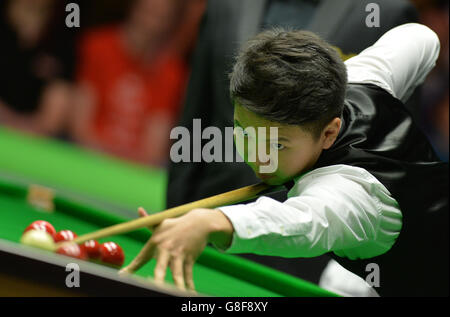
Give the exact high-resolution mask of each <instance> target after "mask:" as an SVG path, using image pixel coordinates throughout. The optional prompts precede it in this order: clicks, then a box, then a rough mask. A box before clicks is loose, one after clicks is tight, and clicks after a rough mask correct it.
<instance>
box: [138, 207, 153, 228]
mask: <svg viewBox="0 0 450 317" xmlns="http://www.w3.org/2000/svg"><path fill="white" fill-rule="evenodd" d="M138 214H139V217H141V218H143V217H147V216H148V213H147V211H145V209H144V208H142V207H139V208H138ZM148 229H149V230H150V231H152V232H153V231H155V226H148Z"/></svg>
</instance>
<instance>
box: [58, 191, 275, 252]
mask: <svg viewBox="0 0 450 317" xmlns="http://www.w3.org/2000/svg"><path fill="white" fill-rule="evenodd" d="M269 187H271V186H270V185H268V184H265V183H258V184H254V185H250V186H246V187H242V188H239V189H235V190H232V191H229V192H226V193H222V194H219V195H215V196H211V197H208V198H204V199H200V200H197V201H194V202H191V203H188V204H184V205H181V206H177V207H174V208H170V209H167V210H165V211H162V212H159V213H156V214H153V215H149V216H146V217H143V218H138V219H134V220H130V221H127V222H123V223H120V224H117V225H113V226H110V227H107V228H103V229H100V230H98V231H94V232H92V233H88V234H85V235H82V236H79V237H77V238H75V239H74V240H73V242H75V243H78V244H80V243H83V242H86V241H88V240H96V239H101V238H105V237H109V236H113V235H118V234H123V233H127V232H130V231H133V230H137V229H140V228H145V227H149V226H154V225H157V224H159V223H161V222H162V221H163V220H164V219H167V218H174V217H178V216H181V215H183V214H185V213H187V212H189V211H191V210H193V209H196V208H216V207H220V206H225V205H231V204H235V203H239V202H242V201H245V200H249V199H252V198H256V197H257V196H258V194H260V193H261V192H263V191H265V190H267V189H268V188H269ZM62 243H64V242H60V243H58V244H57V247H59V245H60V244H62Z"/></svg>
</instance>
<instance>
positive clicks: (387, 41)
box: [345, 23, 440, 102]
mask: <svg viewBox="0 0 450 317" xmlns="http://www.w3.org/2000/svg"><path fill="white" fill-rule="evenodd" d="M439 50H440V43H439V38H438V37H437V35H436V33H434V32H433V31H432V30H431V29H430V28H428V27H426V26H424V25H421V24H417V23H407V24H403V25H401V26H398V27H395V28H393V29H391V30H390V31H388V32H386V33H385V34H384V35H383V36H382V37H381V38H380V39H379V40H378V41H377V42H376V43H375V44H374V45H372V46H370V47H369V48H367V49H365V50H364V51H362V52H361V53H360V54H359V55H357V56H355V57H352V58H350V59H348V60H347V61H346V62H345V65H346V66H347V72H348V82H349V83H371V84H375V85H377V86H379V87H381V88H383V89H385V90H387V91H388V92H389V93H391V94H392V95H393V96H394V97H396V98H397V99H400V100H401V101H402V102H406V101H407V100H408V98H409V97H410V96H411V94H412V93H413V92H414V89H415V88H416V87H417V86H419V85H420V84H422V83H423V81H424V80H425V78H426V76H427V75H428V73H429V72H430V71H431V69H432V68H433V67H434V65H435V64H436V60H437V58H438V56H439Z"/></svg>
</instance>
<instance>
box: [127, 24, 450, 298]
mask: <svg viewBox="0 0 450 317" xmlns="http://www.w3.org/2000/svg"><path fill="white" fill-rule="evenodd" d="M439 48H440V44H439V40H438V38H437V36H436V34H435V33H434V32H433V31H431V30H430V29H429V28H427V27H425V26H423V25H419V24H413V23H410V24H405V25H402V26H399V27H396V28H394V29H392V30H391V31H389V32H387V33H386V34H385V35H383V36H382V37H381V38H380V39H379V40H378V41H377V42H376V43H375V44H374V45H373V46H371V47H369V48H367V49H366V50H364V51H363V52H361V53H360V54H359V55H357V56H355V57H353V58H351V59H349V60H347V61H346V62H345V63H343V62H342V61H341V59H340V58H339V56H338V54H337V53H336V52H335V51H334V50H333V49H332V48H331V46H329V44H327V43H326V42H324V41H323V40H321V39H320V38H319V37H317V36H316V35H314V34H312V33H309V32H304V31H285V30H281V29H275V30H269V31H265V32H262V33H260V34H259V35H257V36H256V37H255V38H253V39H252V40H250V41H249V42H248V43H247V45H245V47H244V48H243V49H242V50H241V52H240V53H239V55H238V56H237V58H236V62H235V65H234V68H233V71H232V73H231V75H230V94H231V98H232V101H233V104H234V107H235V125H237V126H240V127H242V128H244V129H245V128H247V127H266V131H269V129H268V128H269V127H278V137H279V138H278V141H277V142H276V144H274V145H272V144H270V146H275V147H276V148H277V149H278V169H277V170H276V171H275V172H274V173H271V174H266V175H260V174H259V173H258V170H259V166H261V165H264V164H270V162H264V163H263V162H260V161H258V160H256V162H255V163H251V162H248V164H249V165H250V166H251V167H252V168H253V170H254V171H255V173H257V175H259V176H261V178H262V179H263V180H264V181H265V182H266V183H269V184H273V185H278V184H290V186H291V187H290V191H289V194H288V199H287V200H286V201H285V202H283V203H281V202H278V201H276V200H273V199H271V198H268V197H260V198H259V199H258V200H257V201H256V202H253V203H249V204H239V205H235V206H226V207H220V208H218V209H215V210H209V209H195V210H192V211H191V212H189V213H187V214H186V215H184V216H182V217H179V218H176V219H167V220H164V221H163V222H162V223H161V224H160V225H159V226H158V227H157V228H156V229H155V230H154V232H153V235H152V237H151V242H152V245H153V248H150V249H149V250H148V251H149V252H147V253H146V254H140V256H138V257H137V258H136V259H134V260H133V261H132V262H131V263H130V265H129V266H127V267H126V268H124V269H123V270H122V272H128V273H131V272H134V271H135V270H137V269H138V268H139V267H141V266H142V265H144V264H145V262H146V261H148V260H149V259H151V258H152V257H155V258H156V259H157V264H156V267H155V271H154V277H155V280H156V281H158V282H162V281H163V280H164V277H165V274H166V269H167V267H170V269H171V271H172V276H173V279H174V282H175V284H176V285H177V286H178V287H180V288H182V289H184V288H188V289H193V288H194V283H193V277H192V275H193V264H194V262H195V260H196V258H197V257H198V256H199V255H200V253H201V252H202V250H203V249H204V247H205V246H206V245H207V243H208V242H210V243H212V244H213V245H215V246H216V247H217V248H219V249H221V250H223V251H224V252H227V253H255V254H261V255H274V256H283V257H314V256H319V255H322V254H325V253H330V255H331V256H332V257H333V258H334V259H335V260H336V261H337V262H339V263H340V264H341V265H342V266H344V267H345V268H346V269H348V270H349V271H351V272H353V273H355V274H357V275H359V276H360V277H362V278H365V277H366V276H367V274H368V273H367V272H366V268H367V265H368V264H370V263H375V264H377V265H378V266H379V269H380V274H381V281H380V285H378V288H377V292H378V293H379V294H380V295H381V296H396V295H397V296H405V295H447V294H448V164H446V163H442V162H439V160H438V158H437V157H436V155H435V153H434V151H433V150H432V148H431V146H430V145H429V143H428V141H427V139H426V137H425V136H424V135H423V134H422V133H421V132H420V131H419V129H418V128H417V127H416V125H415V124H414V122H413V121H412V119H411V116H410V114H409V113H408V111H407V110H406V109H405V107H404V105H403V103H404V102H406V101H407V100H408V97H409V96H410V95H411V94H412V92H413V91H414V89H415V88H416V87H417V86H418V85H420V84H421V83H422V82H423V81H424V79H425V77H426V76H427V74H428V73H429V72H430V70H431V69H432V68H433V66H434V65H435V61H436V59H437V57H438V55H439ZM267 139H268V138H267ZM262 141H264V142H265V140H256V142H262ZM140 214H141V216H143V215H145V211H144V210H142V209H141V210H140Z"/></svg>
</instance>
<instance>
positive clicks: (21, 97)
mask: <svg viewBox="0 0 450 317" xmlns="http://www.w3.org/2000/svg"><path fill="white" fill-rule="evenodd" d="M0 11H1V18H0V19H1V20H0V38H1V41H2V49H1V51H0V69H1V74H2V76H0V124H5V125H8V126H12V127H15V128H20V129H23V130H26V131H29V132H34V133H39V134H46V135H56V134H60V133H61V132H62V131H63V128H64V126H65V120H66V118H67V115H66V113H67V110H68V108H69V106H70V100H71V96H70V94H71V89H70V85H69V84H68V80H70V78H71V75H72V69H73V61H74V55H73V47H74V43H73V42H74V34H75V32H74V30H70V29H68V28H66V27H65V26H64V24H63V23H64V18H65V16H64V14H65V12H64V1H56V0H9V1H2V3H1V4H0Z"/></svg>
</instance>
